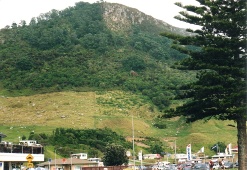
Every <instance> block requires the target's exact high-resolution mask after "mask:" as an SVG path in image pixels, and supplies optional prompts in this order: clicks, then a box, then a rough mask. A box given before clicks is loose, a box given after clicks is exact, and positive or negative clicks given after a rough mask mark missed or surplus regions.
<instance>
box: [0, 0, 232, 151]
mask: <svg viewBox="0 0 247 170" xmlns="http://www.w3.org/2000/svg"><path fill="white" fill-rule="evenodd" d="M161 32H169V33H176V34H178V33H179V34H181V35H185V34H189V33H187V32H186V31H185V30H184V29H180V28H176V27H173V26H171V25H169V24H167V23H165V22H163V21H160V20H157V19H155V18H152V17H151V16H147V15H145V14H144V13H142V12H140V11H138V10H136V9H133V8H129V7H126V6H124V5H121V4H115V3H106V2H100V3H94V4H89V3H85V2H78V3H76V4H75V6H73V7H69V8H66V9H64V10H62V11H57V10H52V11H50V12H48V13H45V14H41V15H40V16H38V17H34V18H33V19H32V20H31V21H30V23H29V24H26V23H25V22H22V23H21V24H19V25H17V24H15V23H13V24H12V25H11V26H10V27H6V28H4V29H2V30H1V31H0V42H1V44H0V60H1V62H0V70H1V72H0V94H1V98H0V103H1V109H0V117H1V119H2V120H3V121H2V123H1V125H2V126H1V128H0V130H1V131H3V132H4V133H8V134H7V135H9V134H10V136H9V138H11V139H15V137H17V136H22V135H26V136H27V135H28V133H29V132H30V131H35V132H37V133H49V134H51V133H52V132H53V130H54V129H55V128H57V127H64V128H79V129H83V128H85V129H86V128H92V129H95V128H105V127H108V128H111V129H113V130H114V131H116V132H117V133H118V134H121V135H123V136H125V137H128V136H131V132H132V129H131V117H132V116H133V117H134V122H135V131H136V136H137V137H138V138H140V140H141V139H142V138H159V139H160V138H161V139H162V142H165V144H164V148H165V146H166V147H167V148H169V146H170V144H171V143H172V142H173V141H174V139H177V136H176V135H178V136H179V137H180V138H179V139H180V141H179V142H178V145H180V148H182V146H183V145H184V143H187V142H188V141H191V142H192V144H193V145H195V146H196V147H195V149H197V148H199V149H200V147H201V144H205V145H211V144H212V145H213V144H214V143H215V142H217V140H218V138H213V135H215V133H214V134H211V131H212V132H216V131H217V133H218V134H217V135H218V136H219V137H220V139H219V140H221V141H223V142H229V143H230V142H231V143H234V142H232V141H230V140H232V139H234V138H236V137H234V136H236V129H235V128H233V127H232V126H228V124H234V123H232V122H224V123H220V122H218V121H212V122H208V123H205V124H203V123H202V122H199V123H195V124H187V123H185V122H184V121H183V118H175V119H162V118H161V116H162V114H163V113H164V112H165V110H166V109H169V108H170V107H173V108H174V107H176V106H177V105H181V104H182V103H183V101H180V100H176V99H175V96H176V95H178V94H180V93H182V92H181V91H180V90H179V87H180V86H181V85H185V84H187V83H189V82H192V81H195V80H196V72H193V71H183V70H178V69H177V65H176V62H178V61H180V60H181V59H183V58H186V57H188V56H186V55H184V54H181V53H180V52H178V51H176V50H174V49H172V48H171V43H172V41H171V40H170V39H168V38H167V37H163V36H160V33H161ZM187 48H195V47H187ZM207 125H208V126H207ZM212 125H213V126H215V125H217V128H212V127H211V126H212ZM202 127H203V128H202ZM225 127H226V128H227V129H228V131H227V132H226V131H225V130H224V128H225ZM205 129H211V131H205ZM226 134H227V135H228V138H225V135H226ZM209 136H210V137H211V138H213V139H210V140H209V139H208V138H209ZM229 136H230V137H229ZM16 139H17V138H16ZM170 150H172V149H171V148H170ZM181 150H182V149H181Z"/></svg>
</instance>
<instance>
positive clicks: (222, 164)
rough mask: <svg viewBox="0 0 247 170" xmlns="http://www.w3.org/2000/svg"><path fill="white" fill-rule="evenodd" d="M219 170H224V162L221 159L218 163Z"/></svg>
mask: <svg viewBox="0 0 247 170" xmlns="http://www.w3.org/2000/svg"><path fill="white" fill-rule="evenodd" d="M219 169H223V170H225V166H224V160H223V159H222V160H220V161H219Z"/></svg>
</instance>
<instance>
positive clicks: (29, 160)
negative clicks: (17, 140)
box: [26, 154, 33, 162]
mask: <svg viewBox="0 0 247 170" xmlns="http://www.w3.org/2000/svg"><path fill="white" fill-rule="evenodd" d="M26 159H27V161H28V162H32V160H33V155H31V154H29V155H27V157H26Z"/></svg>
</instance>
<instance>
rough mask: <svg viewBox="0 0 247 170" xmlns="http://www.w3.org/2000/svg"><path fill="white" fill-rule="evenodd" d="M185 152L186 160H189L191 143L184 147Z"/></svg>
mask: <svg viewBox="0 0 247 170" xmlns="http://www.w3.org/2000/svg"><path fill="white" fill-rule="evenodd" d="M186 153H187V160H188V161H190V160H191V144H189V145H188V146H187V147H186Z"/></svg>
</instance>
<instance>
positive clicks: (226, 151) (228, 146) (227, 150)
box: [225, 143, 232, 155]
mask: <svg viewBox="0 0 247 170" xmlns="http://www.w3.org/2000/svg"><path fill="white" fill-rule="evenodd" d="M225 153H226V154H227V155H231V154H232V144H231V143H229V144H228V145H227V146H226V149H225Z"/></svg>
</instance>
